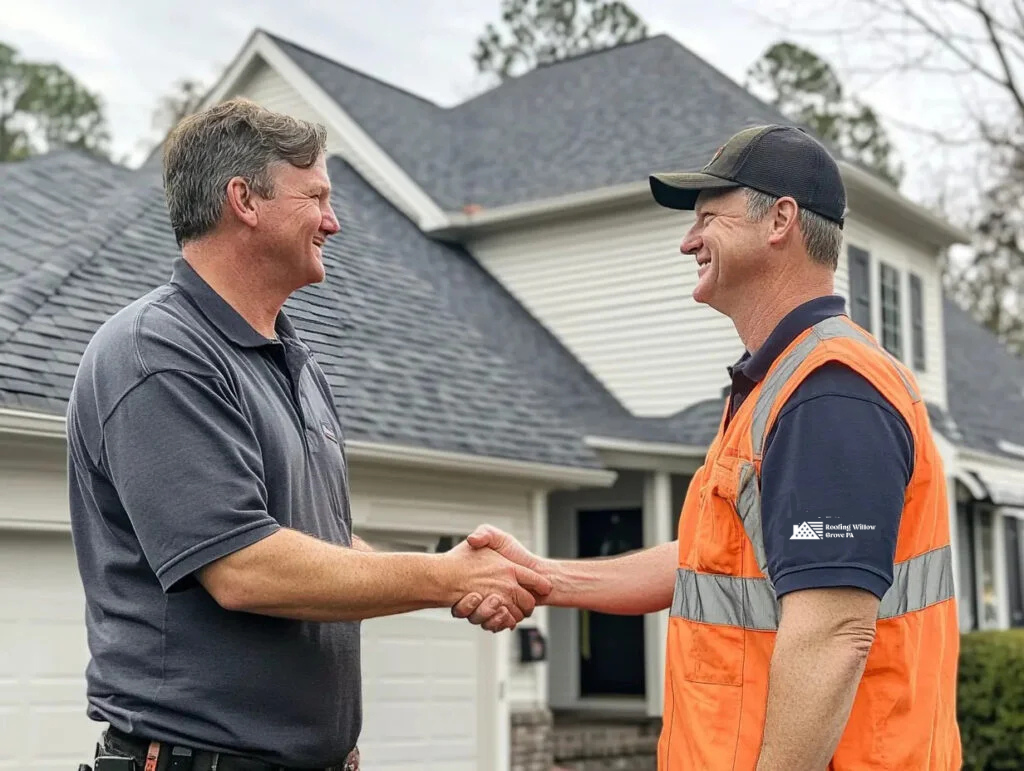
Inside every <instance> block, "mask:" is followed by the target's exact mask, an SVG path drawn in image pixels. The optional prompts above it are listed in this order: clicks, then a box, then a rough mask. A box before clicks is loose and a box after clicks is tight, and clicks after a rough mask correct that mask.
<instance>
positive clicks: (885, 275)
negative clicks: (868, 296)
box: [879, 262, 903, 359]
mask: <svg viewBox="0 0 1024 771" xmlns="http://www.w3.org/2000/svg"><path fill="white" fill-rule="evenodd" d="M879 269H880V277H881V282H882V346H883V347H884V348H885V350H887V351H888V352H889V353H891V354H892V355H893V356H895V357H896V358H897V359H902V358H903V334H902V322H901V319H900V274H899V271H897V270H896V269H895V268H893V267H892V266H891V265H886V264H885V263H884V262H883V263H880V264H879Z"/></svg>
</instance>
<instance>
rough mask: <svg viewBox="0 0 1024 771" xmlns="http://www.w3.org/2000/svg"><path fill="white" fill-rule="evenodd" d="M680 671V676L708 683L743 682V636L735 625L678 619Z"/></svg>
mask: <svg viewBox="0 0 1024 771" xmlns="http://www.w3.org/2000/svg"><path fill="white" fill-rule="evenodd" d="M677 626H678V627H681V628H680V629H679V638H680V640H679V641H680V643H681V644H680V646H679V647H680V655H681V657H682V662H681V664H680V671H681V672H682V675H683V678H684V679H686V680H689V681H691V682H695V683H707V684H709V685H735V686H739V685H743V651H744V645H745V639H744V637H745V636H744V634H743V630H742V629H740V628H739V627H734V626H725V625H722V624H702V623H697V622H694V621H682V622H681V623H680V624H678V625H677Z"/></svg>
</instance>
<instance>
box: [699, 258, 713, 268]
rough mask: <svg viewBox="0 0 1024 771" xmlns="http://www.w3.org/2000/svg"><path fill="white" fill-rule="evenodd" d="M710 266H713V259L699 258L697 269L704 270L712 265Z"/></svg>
mask: <svg viewBox="0 0 1024 771" xmlns="http://www.w3.org/2000/svg"><path fill="white" fill-rule="evenodd" d="M710 264H711V257H698V258H697V267H698V268H703V267H704V266H705V265H710Z"/></svg>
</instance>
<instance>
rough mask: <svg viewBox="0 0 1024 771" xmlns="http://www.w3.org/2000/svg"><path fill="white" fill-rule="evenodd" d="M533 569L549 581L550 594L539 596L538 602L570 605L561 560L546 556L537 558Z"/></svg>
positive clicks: (567, 586) (563, 605) (541, 603)
mask: <svg viewBox="0 0 1024 771" xmlns="http://www.w3.org/2000/svg"><path fill="white" fill-rule="evenodd" d="M533 569H534V570H536V571H537V572H538V573H540V575H542V576H544V578H546V579H548V581H550V582H551V592H550V594H548V595H547V597H541V598H540V599H539V600H538V604H539V605H558V606H562V607H570V606H571V603H570V596H569V582H568V581H567V580H566V579H567V576H566V571H565V565H564V564H563V562H562V561H561V560H557V559H551V558H548V557H544V558H538V559H537V563H536V565H534V568H533Z"/></svg>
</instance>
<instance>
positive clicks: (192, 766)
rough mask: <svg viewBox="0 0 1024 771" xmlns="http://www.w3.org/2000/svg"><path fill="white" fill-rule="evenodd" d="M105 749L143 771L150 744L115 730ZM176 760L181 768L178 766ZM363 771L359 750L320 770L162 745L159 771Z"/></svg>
mask: <svg viewBox="0 0 1024 771" xmlns="http://www.w3.org/2000/svg"><path fill="white" fill-rule="evenodd" d="M103 740H104V741H103V745H104V747H105V748H107V749H112V750H115V751H119V752H125V753H127V754H129V755H131V756H132V757H133V758H135V760H136V761H137V763H138V765H139V771H143V768H144V767H145V763H146V755H147V753H148V752H149V746H150V741H149V740H148V739H141V738H139V737H136V736H129V735H128V734H126V733H124V732H123V731H119V730H117V729H116V728H114V727H113V726H111V727H110V728H108V729H107V730H106V731H105V732H104V736H103ZM176 757H180V758H182V760H179V761H178V762H179V764H180V765H175V764H174V760H175V758H176ZM179 769H180V771H359V749H358V748H356V749H354V750H352V752H350V753H349V754H348V757H347V758H346V759H345V761H344V762H343V763H341V764H340V765H333V766H318V767H316V768H299V767H297V766H281V765H276V764H274V763H267V762H265V761H262V760H259V759H257V758H250V757H246V756H244V755H232V754H228V753H224V752H210V751H209V750H197V749H193V748H189V747H183V746H181V745H171V744H168V743H166V742H163V743H161V744H160V760H159V764H158V765H157V769H156V771H179Z"/></svg>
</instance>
